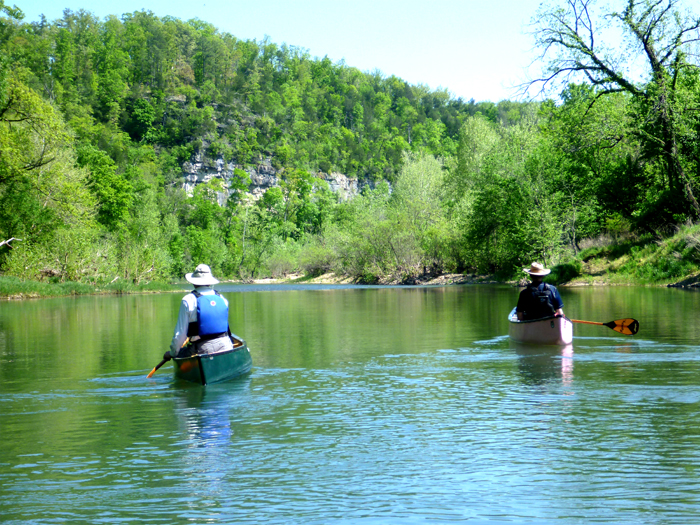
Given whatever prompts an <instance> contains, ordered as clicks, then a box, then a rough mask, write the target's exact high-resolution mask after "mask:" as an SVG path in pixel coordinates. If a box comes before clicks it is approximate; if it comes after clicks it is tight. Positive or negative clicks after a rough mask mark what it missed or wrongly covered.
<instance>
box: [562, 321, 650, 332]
mask: <svg viewBox="0 0 700 525" xmlns="http://www.w3.org/2000/svg"><path fill="white" fill-rule="evenodd" d="M569 321H571V322H572V323H583V324H599V325H602V326H607V327H608V328H612V329H613V330H615V331H616V332H619V333H621V334H625V335H634V334H636V333H637V332H638V331H639V321H637V320H636V319H616V320H615V321H610V322H609V323H596V322H595V321H579V320H577V319H569Z"/></svg>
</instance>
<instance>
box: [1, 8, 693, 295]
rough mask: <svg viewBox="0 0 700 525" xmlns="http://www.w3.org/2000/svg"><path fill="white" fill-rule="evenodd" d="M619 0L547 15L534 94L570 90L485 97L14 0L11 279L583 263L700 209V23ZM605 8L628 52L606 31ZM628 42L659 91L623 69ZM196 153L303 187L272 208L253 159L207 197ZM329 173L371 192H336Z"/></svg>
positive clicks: (284, 51) (538, 20) (167, 22)
mask: <svg viewBox="0 0 700 525" xmlns="http://www.w3.org/2000/svg"><path fill="white" fill-rule="evenodd" d="M618 4H620V9H619V10H618V11H615V10H612V8H611V10H608V11H606V12H603V13H602V14H599V15H597V17H596V15H595V12H594V7H595V6H594V3H593V2H592V1H591V0H567V1H562V2H559V3H554V4H553V5H549V6H544V7H542V10H541V11H539V12H538V13H537V15H536V16H535V19H534V24H535V25H534V29H535V41H536V43H537V45H539V47H540V49H542V51H543V57H542V60H543V62H542V63H543V64H545V65H546V67H545V70H544V74H543V76H542V77H541V78H539V79H536V80H535V81H533V82H532V83H531V84H530V87H533V86H543V87H544V88H545V89H546V88H550V89H554V91H555V94H556V99H551V98H549V99H546V100H544V101H542V102H512V101H501V102H499V103H492V102H479V103H476V102H475V101H474V100H470V101H468V102H465V101H464V100H462V99H455V98H453V97H451V96H450V95H449V93H448V92H447V91H446V90H437V91H431V90H429V89H428V88H426V87H425V86H420V85H419V86H414V85H410V84H408V83H406V82H405V81H403V80H401V79H399V78H397V77H394V76H390V77H384V76H383V75H381V74H380V73H379V72H373V73H364V72H361V71H359V70H357V69H355V68H352V67H349V66H347V65H346V64H344V63H343V62H340V63H335V64H334V63H332V62H331V61H330V60H329V59H328V58H312V57H310V56H309V54H308V52H307V51H305V50H302V49H299V48H295V47H292V46H287V45H282V46H279V45H277V44H274V43H272V42H270V41H268V40H263V41H261V42H256V41H251V40H248V41H244V40H240V39H237V38H236V37H235V36H233V35H230V34H228V33H222V32H219V31H218V30H217V29H216V28H215V27H214V26H213V25H211V24H208V23H206V22H203V21H201V20H196V19H195V20H189V21H186V22H185V21H181V20H179V19H176V18H172V17H163V18H159V17H156V16H155V15H153V13H150V12H147V11H137V12H134V13H129V14H124V15H122V16H121V18H117V17H115V16H109V17H107V18H105V19H104V20H98V19H97V18H96V17H95V16H94V15H92V14H90V13H88V12H86V11H82V10H81V11H78V12H71V11H69V10H66V11H64V14H63V17H62V18H61V19H58V20H55V21H52V22H49V21H47V20H45V19H44V18H42V19H41V20H39V21H38V22H30V23H27V22H24V21H23V15H22V13H21V10H19V9H18V8H16V7H10V6H7V5H5V4H4V2H3V0H0V15H2V16H0V242H1V241H5V240H7V239H11V238H14V239H17V240H19V239H21V241H20V242H18V241H17V240H16V241H13V242H12V243H11V244H10V243H5V244H2V245H0V273H4V274H6V275H16V276H20V277H23V278H30V279H53V280H61V281H62V280H81V281H89V282H95V283H102V282H109V281H112V280H114V279H115V278H123V279H128V280H133V281H134V282H142V281H145V280H157V279H169V278H172V277H174V276H175V277H179V276H181V275H182V274H184V273H185V272H186V271H187V270H188V269H189V268H190V267H193V265H196V264H197V263H199V262H206V263H208V264H209V265H210V266H211V267H212V268H213V270H214V271H216V272H217V273H219V274H220V275H223V276H238V277H250V276H253V275H261V274H282V273H285V272H290V271H295V270H296V271H298V270H302V271H306V272H310V273H319V272H325V271H336V272H338V273H343V274H347V275H352V276H354V277H356V278H358V279H362V280H365V281H374V280H377V279H378V278H380V277H384V276H389V275H391V276H396V277H398V278H401V279H411V278H413V277H415V276H416V275H418V274H421V273H430V272H433V273H434V272H441V271H457V272H466V271H475V272H506V273H507V272H512V271H513V269H514V268H517V267H521V266H527V265H528V264H529V263H530V262H531V261H532V260H534V259H537V260H540V261H543V262H545V263H546V264H552V263H555V262H557V261H561V260H564V259H565V258H566V257H572V256H573V255H574V254H575V253H576V252H577V251H578V250H579V248H580V242H581V240H582V239H583V238H588V237H594V236H597V235H601V234H603V233H606V232H607V233H613V234H622V233H633V234H646V235H660V234H663V233H664V232H666V231H667V230H668V229H669V228H671V227H672V226H673V225H677V224H681V223H685V222H686V221H697V220H698V219H699V218H700V207H699V206H698V202H697V192H698V190H697V184H698V180H700V137H699V133H700V74H699V69H698V65H699V62H698V56H697V55H695V54H693V49H694V48H692V47H691V45H697V43H698V42H699V40H698V33H697V31H698V28H700V19H699V18H698V17H697V16H695V15H692V13H690V12H689V11H688V10H684V9H682V7H683V5H682V4H681V2H680V0H620V1H618ZM606 21H607V22H610V23H613V24H616V27H618V28H619V30H620V34H621V35H623V36H624V37H625V38H626V39H627V40H624V42H626V43H627V45H628V47H627V48H621V49H619V50H617V51H616V50H614V49H611V48H610V47H609V46H608V47H604V46H605V42H604V41H603V42H602V43H601V41H600V39H599V38H598V36H599V32H600V29H599V25H598V24H602V23H603V22H606ZM632 55H634V56H636V57H637V58H641V59H643V60H644V61H646V62H645V63H646V64H647V73H648V77H647V78H646V80H645V81H644V82H642V83H640V82H635V81H633V80H632V79H630V78H628V77H627V76H626V74H625V72H624V71H625V70H624V68H623V67H622V65H621V64H622V61H623V59H627V58H628V57H631V58H634V56H632ZM195 153H201V154H203V155H204V156H205V158H209V159H223V160H225V161H228V162H234V163H236V164H238V165H240V166H241V167H247V166H251V165H255V164H256V163H257V162H258V161H259V159H260V158H261V157H262V156H265V157H267V156H269V157H271V158H272V159H273V164H274V165H275V167H277V168H278V169H282V170H283V174H284V176H283V180H282V182H281V184H280V186H279V187H275V188H271V189H270V190H268V191H267V192H266V193H265V194H264V196H263V197H262V198H261V199H260V200H258V201H256V202H252V201H251V199H250V198H249V197H248V196H247V192H246V190H247V187H248V185H249V183H250V181H249V180H248V179H247V175H246V173H245V171H244V170H241V169H236V170H235V171H234V177H233V179H232V180H230V181H228V182H227V183H225V182H224V181H223V180H220V179H214V180H212V181H211V182H209V183H207V184H202V185H198V186H197V187H196V188H195V190H194V192H193V194H192V195H191V196H188V195H187V194H186V193H185V192H184V190H183V189H182V182H183V178H182V168H181V166H182V163H183V162H185V161H188V160H190V159H191V158H192V157H193V155H194V154H195ZM319 171H322V172H331V171H338V172H342V173H345V174H347V175H349V176H356V177H358V178H360V179H363V180H366V181H369V182H371V183H372V184H371V185H368V186H367V187H366V190H365V191H364V192H363V194H362V195H360V196H358V197H357V198H355V199H353V200H351V201H348V202H340V201H339V200H338V196H337V195H335V194H334V193H332V192H331V191H330V190H329V188H328V186H327V184H326V183H325V182H324V181H323V180H322V179H320V178H318V177H317V176H315V174H316V173H318V172H319ZM227 185H228V186H227ZM370 187H372V188H374V189H370ZM221 193H228V194H229V198H228V201H227V203H226V205H225V206H220V205H219V204H218V198H217V195H218V194H221Z"/></svg>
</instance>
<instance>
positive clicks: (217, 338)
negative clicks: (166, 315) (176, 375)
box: [163, 264, 233, 360]
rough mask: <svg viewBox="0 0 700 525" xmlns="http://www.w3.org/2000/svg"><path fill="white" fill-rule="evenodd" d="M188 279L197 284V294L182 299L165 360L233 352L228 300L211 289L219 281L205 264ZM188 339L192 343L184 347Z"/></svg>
mask: <svg viewBox="0 0 700 525" xmlns="http://www.w3.org/2000/svg"><path fill="white" fill-rule="evenodd" d="M185 279H187V281H188V282H189V283H191V284H192V285H194V291H193V292H192V293H189V294H187V295H186V296H185V297H183V298H182V302H181V303H180V312H179V313H178V316H177V324H176V325H175V333H174V334H173V340H172V342H171V343H170V350H168V351H167V352H165V355H164V356H163V359H165V360H169V359H171V358H173V357H187V356H190V355H194V354H211V353H214V352H223V351H226V350H231V349H232V348H233V342H232V341H231V337H230V336H229V326H228V301H227V300H226V299H225V298H224V297H223V296H222V295H221V294H219V292H217V291H216V290H214V289H213V288H212V286H213V285H215V284H217V283H218V282H219V281H218V280H217V279H215V278H214V276H213V275H212V273H211V269H210V268H209V266H207V265H206V264H200V265H199V266H197V268H195V270H194V272H192V273H188V274H187V275H185ZM187 338H189V344H187V345H185V346H184V347H183V344H184V343H185V341H186V340H187Z"/></svg>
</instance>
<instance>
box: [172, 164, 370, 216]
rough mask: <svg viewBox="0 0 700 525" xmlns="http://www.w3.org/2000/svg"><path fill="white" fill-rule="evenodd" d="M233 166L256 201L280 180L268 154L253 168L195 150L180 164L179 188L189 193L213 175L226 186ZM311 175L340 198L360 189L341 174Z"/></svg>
mask: <svg viewBox="0 0 700 525" xmlns="http://www.w3.org/2000/svg"><path fill="white" fill-rule="evenodd" d="M236 168H238V169H241V170H243V171H245V172H246V173H247V174H248V176H249V177H250V186H249V187H248V191H249V193H250V194H251V195H252V196H253V198H254V199H256V200H257V199H259V198H260V197H262V195H263V194H264V193H265V192H266V191H267V190H268V189H269V188H272V187H273V186H279V182H280V179H283V178H284V170H277V169H276V168H275V167H274V166H273V165H272V162H271V158H270V157H267V158H264V159H260V161H259V163H258V164H257V165H256V166H255V167H253V168H251V167H248V168H244V167H243V166H240V165H238V164H235V163H233V162H226V161H224V159H221V158H218V159H212V158H209V157H206V156H205V155H203V154H202V153H201V152H198V153H197V154H195V155H194V156H193V158H192V160H191V161H190V162H185V163H184V164H183V166H182V174H183V176H184V178H185V182H184V184H183V187H184V189H185V191H187V193H189V194H191V193H192V190H194V188H195V186H197V184H202V183H207V182H209V181H210V180H211V179H214V178H219V179H223V181H224V182H225V183H226V185H227V186H228V181H229V179H231V177H233V170H234V169H236ZM315 175H316V176H317V177H318V178H320V179H323V180H325V181H326V182H328V186H329V187H330V189H331V191H333V192H335V193H338V194H339V195H340V198H341V199H342V200H347V199H351V198H352V197H354V196H355V195H357V194H358V192H359V190H360V186H359V185H358V181H357V179H356V178H350V177H346V176H345V175H343V174H342V173H323V172H318V173H316V174H315ZM226 197H227V196H226V195H223V194H222V195H220V197H219V204H222V205H223V204H224V203H225V202H226Z"/></svg>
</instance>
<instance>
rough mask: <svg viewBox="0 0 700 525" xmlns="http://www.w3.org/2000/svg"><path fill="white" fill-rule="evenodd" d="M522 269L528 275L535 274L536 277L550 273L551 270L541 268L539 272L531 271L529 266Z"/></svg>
mask: <svg viewBox="0 0 700 525" xmlns="http://www.w3.org/2000/svg"><path fill="white" fill-rule="evenodd" d="M523 271H524V272H525V273H527V274H529V275H535V276H537V277H544V276H545V275H549V274H550V273H552V270H542V271H541V272H533V271H531V270H530V269H529V268H525V269H524V270H523Z"/></svg>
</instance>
